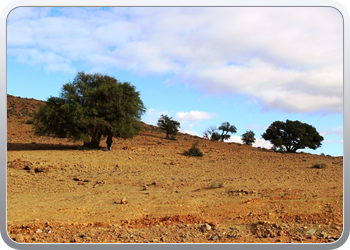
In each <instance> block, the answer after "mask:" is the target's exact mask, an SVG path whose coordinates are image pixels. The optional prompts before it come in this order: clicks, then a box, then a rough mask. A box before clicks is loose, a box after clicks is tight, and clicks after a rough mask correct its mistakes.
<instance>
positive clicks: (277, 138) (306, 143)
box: [262, 120, 323, 152]
mask: <svg viewBox="0 0 350 250" xmlns="http://www.w3.org/2000/svg"><path fill="white" fill-rule="evenodd" d="M262 138H264V139H265V140H267V141H270V142H271V143H272V144H273V146H274V148H275V149H277V150H279V151H286V152H296V151H297V150H298V149H304V148H306V147H308V148H311V149H317V148H319V147H321V145H322V144H321V142H322V141H323V137H322V136H321V135H320V134H319V133H318V132H317V130H316V129H315V128H314V127H313V126H311V125H309V124H307V123H302V122H300V121H290V120H287V121H286V122H282V121H275V122H273V123H272V124H271V125H270V126H269V127H268V128H267V129H266V132H265V133H263V134H262Z"/></svg>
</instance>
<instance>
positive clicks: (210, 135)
mask: <svg viewBox="0 0 350 250" xmlns="http://www.w3.org/2000/svg"><path fill="white" fill-rule="evenodd" d="M219 130H221V133H220V132H219V131H218V129H217V128H216V127H215V126H211V127H210V128H208V129H206V130H205V131H204V133H203V137H204V138H205V139H208V140H211V141H222V142H223V141H224V140H228V139H230V138H231V135H229V134H228V133H231V134H232V133H236V132H237V128H236V127H235V126H234V125H231V124H230V123H229V122H223V123H222V124H221V126H220V127H219Z"/></svg>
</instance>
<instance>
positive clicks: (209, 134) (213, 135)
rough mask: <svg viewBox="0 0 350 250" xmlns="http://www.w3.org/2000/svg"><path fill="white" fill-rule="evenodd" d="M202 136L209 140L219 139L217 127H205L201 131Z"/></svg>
mask: <svg viewBox="0 0 350 250" xmlns="http://www.w3.org/2000/svg"><path fill="white" fill-rule="evenodd" d="M203 137H204V138H205V139H208V140H211V141H219V140H220V134H219V132H217V128H216V127H215V126H211V127H210V128H207V129H206V130H205V131H204V133H203Z"/></svg>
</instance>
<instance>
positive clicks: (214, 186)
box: [210, 180, 225, 188]
mask: <svg viewBox="0 0 350 250" xmlns="http://www.w3.org/2000/svg"><path fill="white" fill-rule="evenodd" d="M223 186H225V182H218V181H216V180H215V181H213V182H212V183H211V184H210V188H222V187H223Z"/></svg>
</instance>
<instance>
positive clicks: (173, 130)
mask: <svg viewBox="0 0 350 250" xmlns="http://www.w3.org/2000/svg"><path fill="white" fill-rule="evenodd" d="M157 125H158V127H160V128H161V129H163V130H165V133H166V137H165V138H167V139H170V138H169V135H173V136H174V137H175V136H176V134H177V132H179V128H180V123H179V122H177V121H174V120H172V117H168V116H167V115H161V116H160V118H159V119H158V123H157ZM174 137H173V138H174Z"/></svg>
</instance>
